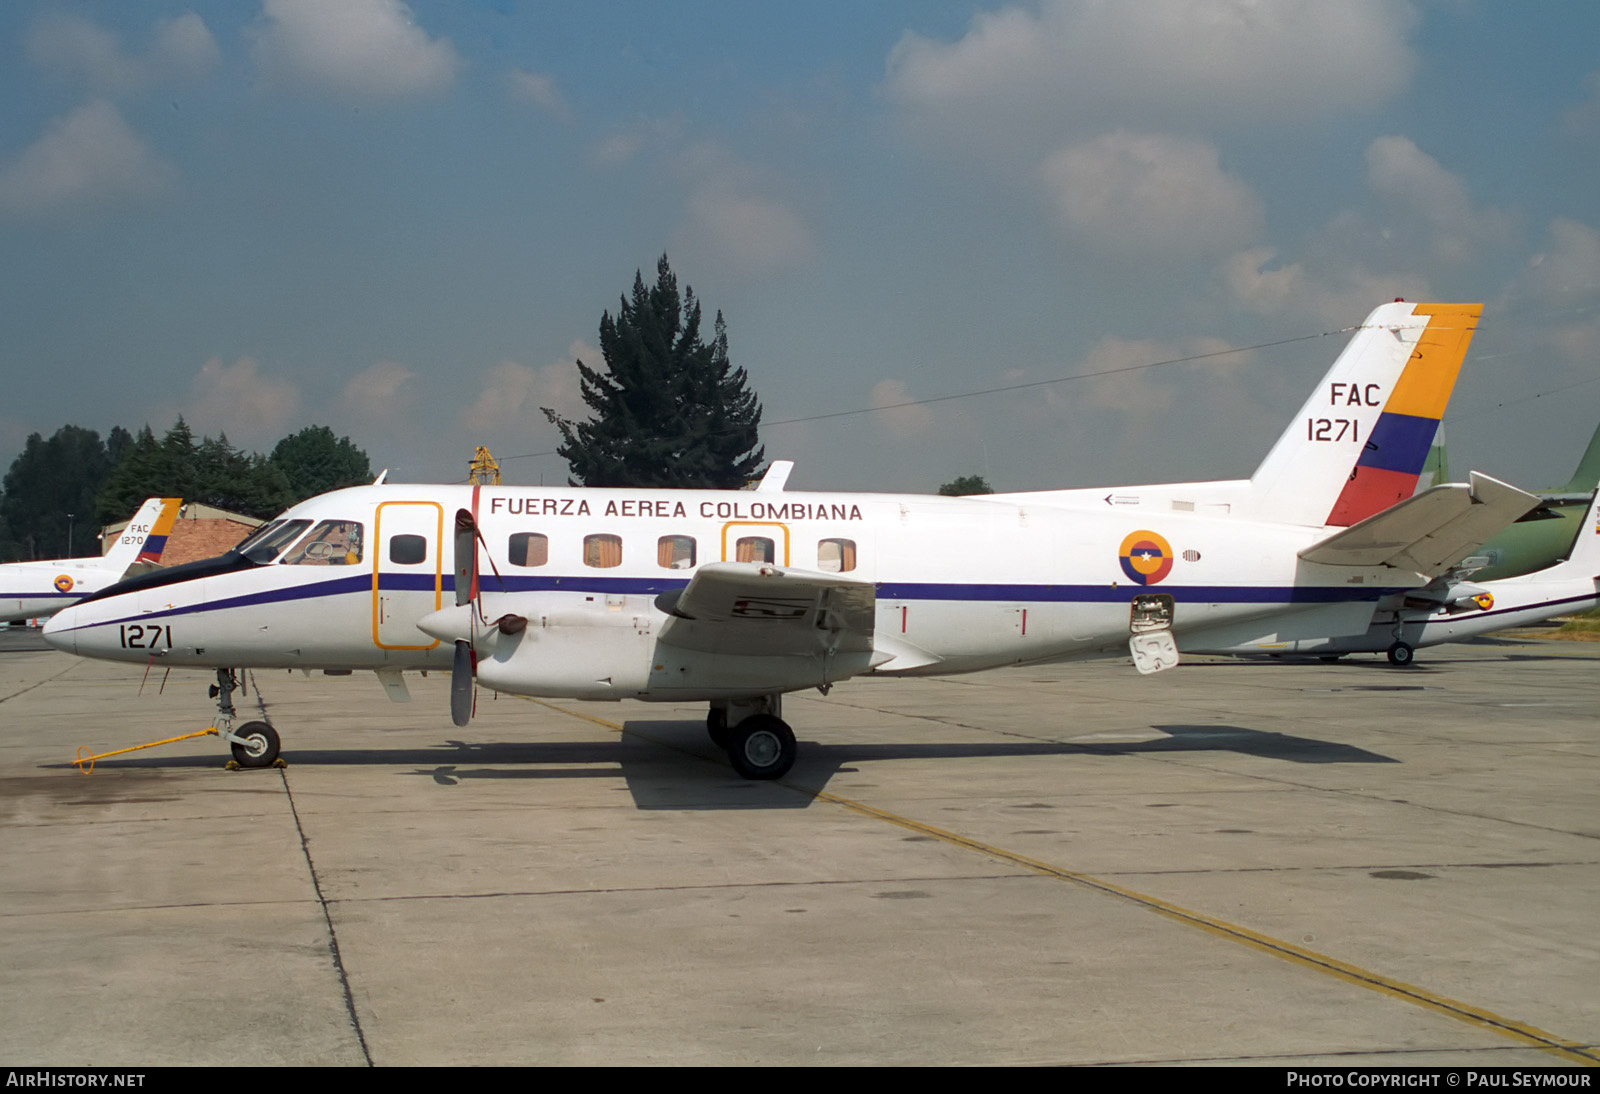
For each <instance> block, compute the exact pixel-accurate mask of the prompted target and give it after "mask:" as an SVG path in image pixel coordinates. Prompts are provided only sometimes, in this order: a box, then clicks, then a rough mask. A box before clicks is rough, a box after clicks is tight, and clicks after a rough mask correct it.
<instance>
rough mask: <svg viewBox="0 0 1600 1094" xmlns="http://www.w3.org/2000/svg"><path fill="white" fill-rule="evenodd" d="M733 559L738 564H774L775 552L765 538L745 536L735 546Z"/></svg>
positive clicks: (776, 559) (770, 542) (768, 540)
mask: <svg viewBox="0 0 1600 1094" xmlns="http://www.w3.org/2000/svg"><path fill="white" fill-rule="evenodd" d="M734 549H735V551H736V554H735V555H734V557H735V558H736V559H738V560H739V561H740V562H776V561H778V554H777V551H776V550H775V549H774V547H773V544H772V541H771V540H770V539H768V538H766V537H765V536H745V537H743V538H742V539H740V540H739V542H738V543H737V544H735V548H734Z"/></svg>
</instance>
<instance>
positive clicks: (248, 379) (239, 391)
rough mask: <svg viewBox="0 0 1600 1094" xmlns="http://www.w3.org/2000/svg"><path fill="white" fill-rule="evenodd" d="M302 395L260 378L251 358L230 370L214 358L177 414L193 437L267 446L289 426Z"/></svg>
mask: <svg viewBox="0 0 1600 1094" xmlns="http://www.w3.org/2000/svg"><path fill="white" fill-rule="evenodd" d="M299 407H300V392H299V390H298V389H297V388H296V387H295V385H294V383H293V382H292V381H290V380H286V379H283V378H281V377H274V376H264V375H262V373H261V371H260V366H259V364H258V362H257V361H256V359H255V358H253V357H241V358H239V359H238V360H237V361H235V362H234V363H233V364H231V365H225V364H223V363H222V359H221V358H219V357H213V358H211V359H210V360H209V361H207V362H206V363H205V364H204V365H202V366H200V372H199V374H198V375H196V376H195V378H194V382H193V384H191V385H190V388H189V398H188V400H187V401H186V402H185V404H184V406H183V407H182V408H181V409H182V412H183V415H184V417H185V418H186V419H187V420H188V421H189V423H190V424H191V425H192V426H194V428H195V431H196V432H197V433H205V434H214V433H217V432H225V433H227V435H228V439H229V440H230V441H232V442H233V443H235V444H243V445H252V444H265V443H269V442H270V441H272V440H275V439H276V438H277V437H278V436H279V435H280V434H282V433H283V432H284V431H285V430H286V429H287V428H289V427H290V426H291V425H292V424H293V418H294V415H295V412H296V411H297V410H298V409H299Z"/></svg>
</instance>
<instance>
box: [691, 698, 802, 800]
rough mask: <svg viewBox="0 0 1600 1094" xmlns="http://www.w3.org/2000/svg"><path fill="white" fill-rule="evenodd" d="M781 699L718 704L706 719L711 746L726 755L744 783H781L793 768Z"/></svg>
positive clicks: (791, 737)
mask: <svg viewBox="0 0 1600 1094" xmlns="http://www.w3.org/2000/svg"><path fill="white" fill-rule="evenodd" d="M782 700H783V697H782V696H781V695H762V696H757V697H755V698H753V699H733V700H718V701H717V702H715V703H713V704H712V707H711V711H710V713H709V714H707V715H706V732H707V733H709V734H710V735H711V742H712V743H713V744H715V745H716V746H717V747H718V748H720V749H723V750H725V751H726V752H727V753H728V761H729V762H730V763H732V764H733V769H734V770H735V771H737V772H738V773H739V774H740V775H741V776H742V777H744V778H746V779H757V780H770V779H781V778H783V777H784V776H785V775H787V774H788V773H789V769H790V768H791V767H793V766H794V760H795V754H796V753H797V752H798V746H797V745H796V744H795V739H794V730H792V729H790V728H789V724H788V723H787V722H785V721H784V720H783V719H782V718H780V717H779V716H778V715H779V712H780V711H781V710H782Z"/></svg>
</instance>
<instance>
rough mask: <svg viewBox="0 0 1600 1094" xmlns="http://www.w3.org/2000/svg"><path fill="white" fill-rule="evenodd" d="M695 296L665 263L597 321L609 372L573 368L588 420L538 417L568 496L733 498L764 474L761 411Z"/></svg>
mask: <svg viewBox="0 0 1600 1094" xmlns="http://www.w3.org/2000/svg"><path fill="white" fill-rule="evenodd" d="M700 321H701V320H700V302H699V301H698V300H696V299H695V295H694V290H693V289H692V288H688V287H685V289H684V291H683V293H682V295H681V296H680V295H679V292H678V279H677V277H676V276H675V275H674V274H673V272H672V268H671V267H670V266H669V265H668V264H667V256H666V255H662V256H661V261H660V262H659V263H657V265H656V283H655V284H654V285H652V286H649V287H647V286H646V285H645V283H644V276H643V273H642V272H640V271H636V272H635V274H634V279H633V299H632V300H629V299H627V298H626V297H624V298H623V299H622V300H621V303H620V305H619V307H618V310H617V315H616V317H615V318H612V316H611V313H610V312H606V313H605V314H604V315H603V316H602V317H601V319H600V352H601V354H602V355H603V356H604V357H605V370H604V371H601V370H598V369H592V368H590V367H588V366H587V365H585V364H584V363H583V362H582V361H579V362H578V363H577V364H578V374H579V376H580V378H581V390H582V393H583V401H584V402H585V403H586V404H588V406H589V409H590V411H591V417H590V418H589V419H588V420H587V421H581V422H574V421H569V420H568V419H566V418H563V417H561V416H560V415H558V414H557V413H556V412H555V411H553V410H551V409H550V408H548V407H545V408H543V409H544V414H545V417H547V418H549V419H550V421H551V422H553V423H554V424H555V426H556V427H557V428H558V429H560V430H561V437H562V444H561V446H560V447H559V448H558V449H557V452H559V453H560V455H561V457H562V458H563V459H565V460H566V461H567V466H568V468H569V469H570V470H571V472H572V478H571V480H570V481H571V483H572V485H574V486H660V487H675V488H690V489H735V488H737V487H740V486H743V485H744V484H745V483H746V482H748V481H749V480H750V479H752V478H755V477H756V476H757V475H758V474H760V472H761V466H762V460H763V458H764V457H765V451H764V449H763V448H762V447H761V443H760V427H761V403H760V402H759V401H758V400H757V399H756V396H755V394H754V393H753V392H752V391H750V389H749V388H748V386H747V380H748V377H747V376H746V375H745V370H744V369H742V368H739V369H736V368H734V367H733V365H732V364H731V363H730V362H729V360H728V332H727V326H726V324H725V323H724V322H723V320H722V313H721V312H718V313H717V319H716V324H715V327H714V332H713V335H712V338H711V341H710V342H706V341H705V340H704V338H703V337H702V336H701V331H700Z"/></svg>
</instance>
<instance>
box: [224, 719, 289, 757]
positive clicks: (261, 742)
mask: <svg viewBox="0 0 1600 1094" xmlns="http://www.w3.org/2000/svg"><path fill="white" fill-rule="evenodd" d="M233 732H234V736H236V737H243V738H244V742H245V743H244V744H239V743H237V742H232V743H230V744H229V746H228V747H229V748H231V749H233V758H234V761H235V762H236V763H238V765H239V766H240V767H271V766H272V761H274V760H276V759H277V758H278V731H277V730H275V729H273V728H272V727H271V726H269V725H267V723H265V722H246V723H245V724H244V725H242V726H240V727H239V728H238V729H236V730H234V731H233Z"/></svg>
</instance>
